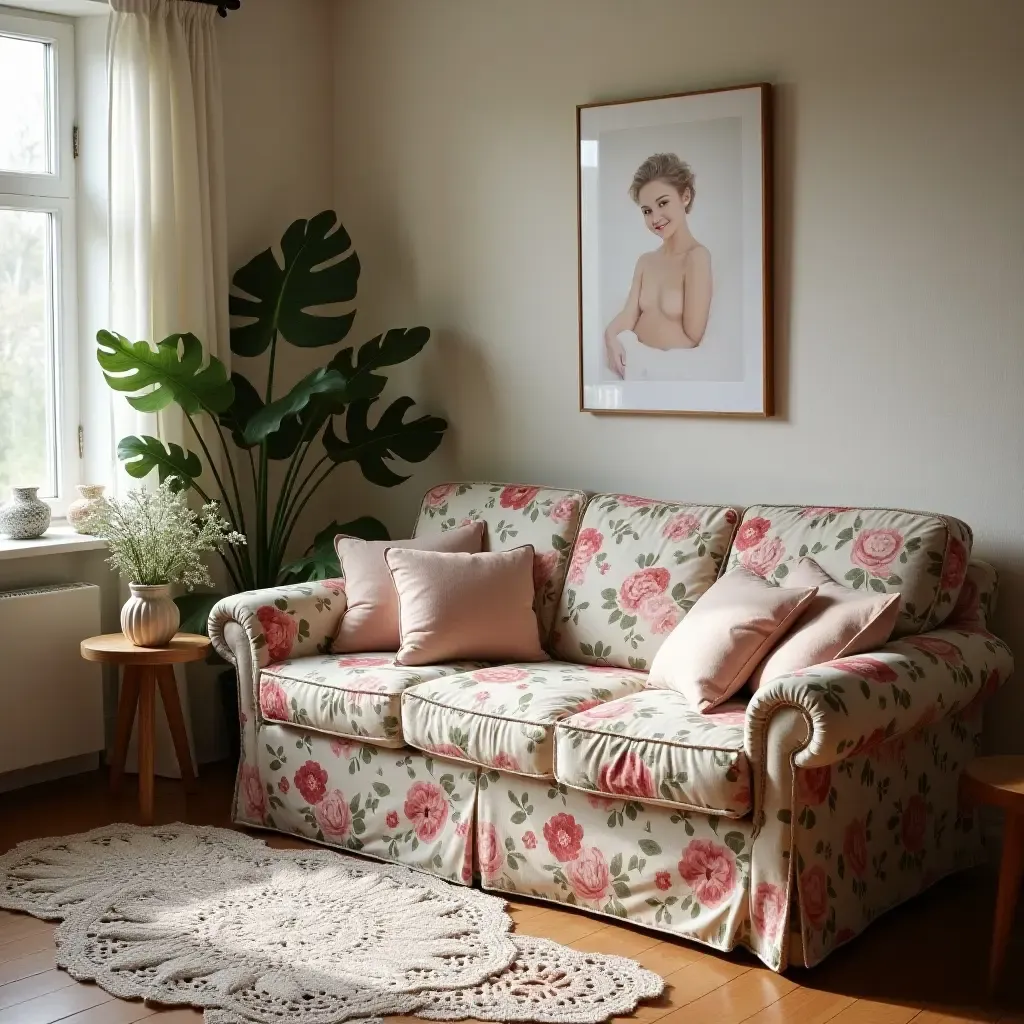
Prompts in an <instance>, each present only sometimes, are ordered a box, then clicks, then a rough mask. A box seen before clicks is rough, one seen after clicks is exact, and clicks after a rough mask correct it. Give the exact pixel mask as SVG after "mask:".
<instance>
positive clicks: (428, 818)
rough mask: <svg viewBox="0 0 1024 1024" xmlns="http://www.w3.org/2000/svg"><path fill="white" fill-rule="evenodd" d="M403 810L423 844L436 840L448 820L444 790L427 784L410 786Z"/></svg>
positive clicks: (418, 783) (420, 783)
mask: <svg viewBox="0 0 1024 1024" xmlns="http://www.w3.org/2000/svg"><path fill="white" fill-rule="evenodd" d="M403 810H404V811H405V816H406V818H408V819H409V821H411V822H412V825H413V828H414V829H415V830H416V835H417V836H419V838H420V839H421V840H422V841H423V842H424V843H429V842H431V841H432V840H434V839H436V838H437V836H438V833H440V831H441V829H442V828H444V824H445V822H446V821H447V820H448V800H447V799H446V798H445V794H444V790H443V789H441V787H440V786H437V785H434V784H432V783H429V782H415V783H413V785H412V786H410V788H409V793H408V795H407V796H406V798H405V806H404V808H403Z"/></svg>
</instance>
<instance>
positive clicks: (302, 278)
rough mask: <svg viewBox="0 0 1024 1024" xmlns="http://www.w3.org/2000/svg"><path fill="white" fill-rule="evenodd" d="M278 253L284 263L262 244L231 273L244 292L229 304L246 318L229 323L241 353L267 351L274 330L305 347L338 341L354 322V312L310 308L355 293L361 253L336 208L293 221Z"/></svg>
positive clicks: (235, 348) (349, 297) (234, 312)
mask: <svg viewBox="0 0 1024 1024" xmlns="http://www.w3.org/2000/svg"><path fill="white" fill-rule="evenodd" d="M346 253H347V255H346ZM281 255H282V257H283V259H284V264H283V265H282V264H281V263H278V261H277V257H276V256H275V255H274V251H273V249H264V250H263V252H261V253H260V254H259V255H258V256H255V257H254V258H253V259H251V260H250V261H249V262H248V263H246V265H245V266H244V267H242V269H241V270H239V271H238V272H237V273H236V274H235V276H234V277H233V278H232V281H233V282H234V285H235V287H236V288H238V289H239V290H240V291H242V292H245V295H237V294H236V295H232V296H231V297H230V299H229V307H228V308H229V310H230V312H231V315H232V316H237V317H244V318H246V319H247V320H248V323H245V324H244V325H241V326H237V327H233V328H232V329H231V351H232V352H235V353H237V354H238V355H240V356H258V355H259V354H260V353H261V352H265V351H266V349H267V348H268V346H269V345H270V343H271V342H272V341H273V340H274V337H275V335H277V334H280V335H281V337H282V338H284V340H285V341H287V342H289V343H290V344H292V345H298V346H301V347H303V348H319V347H321V346H323V345H336V344H337V343H338V342H339V341H341V340H342V339H343V338H344V337H345V336H346V335H347V334H348V332H349V331H350V330H351V328H352V322H353V321H354V320H355V313H354V312H351V313H343V314H335V315H326V314H322V313H314V312H310V310H315V309H316V308H317V307H320V306H329V305H332V304H334V303H339V302H351V301H352V300H353V299H354V298H355V297H356V289H357V287H358V282H359V257H358V256H356V254H355V252H354V251H352V239H351V238H349V236H348V232H347V231H346V230H345V229H344V228H343V227H342V226H341V224H339V223H338V218H337V216H336V215H335V213H334V211H333V210H325V211H324V212H323V213H318V214H317V215H316V216H315V217H313V218H312V219H311V220H297V221H295V223H294V224H292V225H291V226H290V227H289V228H288V230H287V231H286V232H285V233H284V236H283V237H282V239H281ZM339 257H344V258H343V259H342V258H339Z"/></svg>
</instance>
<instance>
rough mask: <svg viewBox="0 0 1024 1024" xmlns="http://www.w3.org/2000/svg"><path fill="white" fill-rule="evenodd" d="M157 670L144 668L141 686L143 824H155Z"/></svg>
mask: <svg viewBox="0 0 1024 1024" xmlns="http://www.w3.org/2000/svg"><path fill="white" fill-rule="evenodd" d="M155 703H156V670H155V669H152V668H144V669H143V670H142V679H141V681H140V685H139V810H140V811H141V816H142V824H143V825H152V824H153V709H154V705H155Z"/></svg>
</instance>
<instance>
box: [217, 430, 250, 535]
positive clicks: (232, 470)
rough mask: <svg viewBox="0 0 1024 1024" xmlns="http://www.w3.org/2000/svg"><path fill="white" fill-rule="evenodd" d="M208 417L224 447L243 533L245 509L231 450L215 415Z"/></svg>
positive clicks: (240, 531) (240, 530)
mask: <svg viewBox="0 0 1024 1024" xmlns="http://www.w3.org/2000/svg"><path fill="white" fill-rule="evenodd" d="M210 418H211V419H212V420H213V425H214V426H215V427H216V428H217V436H218V437H219V438H220V446H221V448H223V449H224V460H225V461H226V462H227V464H228V473H230V474H231V487H232V489H233V490H234V492H235V502H236V503H237V504H238V522H239V524H240V528H239V531H238V532H239V533H241V534H244V533H245V532H246V530H245V509H244V508H242V492H241V491H240V490H239V488H238V477H237V476H235V465H234V462H233V461H232V459H231V452H230V451H229V450H228V443H227V441H225V440H224V429H223V428H222V427H221V425H220V422H219V421H218V420H217V417H216V416H211V417H210Z"/></svg>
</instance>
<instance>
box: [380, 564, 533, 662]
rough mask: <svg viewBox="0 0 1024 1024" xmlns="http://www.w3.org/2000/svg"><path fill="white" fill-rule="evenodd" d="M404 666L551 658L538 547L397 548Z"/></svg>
mask: <svg viewBox="0 0 1024 1024" xmlns="http://www.w3.org/2000/svg"><path fill="white" fill-rule="evenodd" d="M385 558H386V560H387V564H388V568H389V569H390V570H391V578H392V579H393V580H394V585H395V590H396V592H397V593H398V604H399V622H400V626H401V638H402V642H401V647H400V648H399V650H398V654H397V655H396V656H395V661H396V663H397V664H399V665H436V664H438V663H440V662H444V661H453V660H456V659H465V658H471V659H474V660H479V661H546V660H547V655H546V654H545V653H544V650H543V649H542V648H541V645H540V633H539V631H538V628H537V616H536V614H535V613H534V610H533V547H532V546H531V545H525V546H523V547H519V548H513V549H512V550H511V551H493V552H492V551H485V552H483V553H481V554H478V555H467V554H448V553H444V552H438V551H416V550H413V549H410V548H389V549H388V551H387V554H386V555H385Z"/></svg>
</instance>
